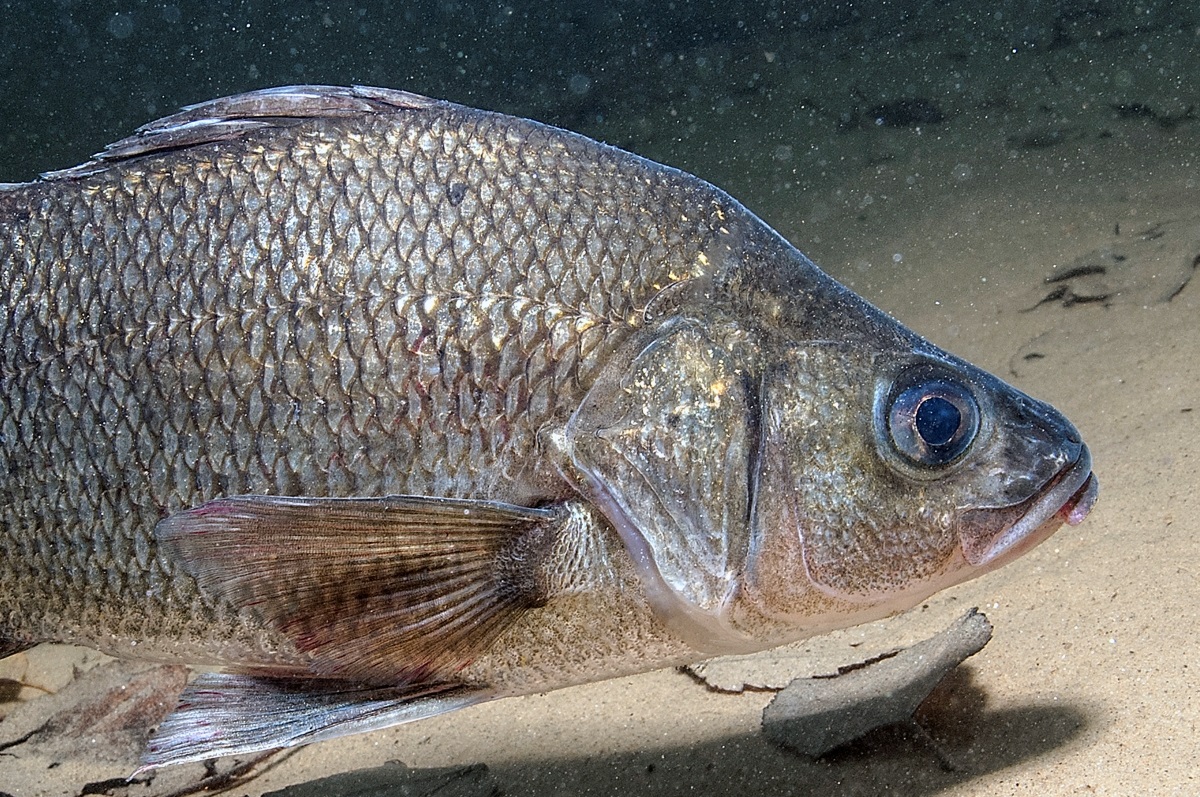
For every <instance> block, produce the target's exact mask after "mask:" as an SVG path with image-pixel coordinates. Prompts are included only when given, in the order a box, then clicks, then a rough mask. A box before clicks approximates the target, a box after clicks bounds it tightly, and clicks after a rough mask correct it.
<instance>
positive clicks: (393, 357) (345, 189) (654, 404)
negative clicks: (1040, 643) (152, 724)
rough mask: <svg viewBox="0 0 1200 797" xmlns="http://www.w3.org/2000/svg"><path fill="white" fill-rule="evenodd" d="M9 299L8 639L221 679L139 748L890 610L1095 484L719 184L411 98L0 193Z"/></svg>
mask: <svg viewBox="0 0 1200 797" xmlns="http://www.w3.org/2000/svg"><path fill="white" fill-rule="evenodd" d="M0 307H2V308H3V317H2V319H0V652H3V653H6V654H7V653H12V652H15V651H19V650H22V649H25V648H28V647H30V646H32V645H35V644H39V643H41V642H47V641H56V642H66V643H72V644H78V645H86V646H90V647H93V648H96V649H98V650H100V651H103V652H105V653H108V654H110V655H113V656H118V657H126V658H138V659H145V660H149V661H162V662H171V663H186V664H188V665H192V666H193V667H195V668H196V669H197V671H198V674H197V675H196V676H195V678H194V679H193V680H192V681H191V683H190V684H189V686H188V687H187V688H186V689H185V691H184V693H183V695H182V696H181V698H180V702H179V705H178V707H177V708H176V709H175V711H174V712H173V713H172V714H171V715H169V716H168V717H167V718H166V719H165V720H164V722H163V723H162V724H161V725H160V727H159V728H158V729H157V730H156V731H155V733H154V735H153V736H152V738H151V739H150V742H149V744H148V747H147V752H146V754H145V757H144V759H143V761H142V766H143V768H152V767H160V766H165V765H169V764H177V763H182V762H188V761H197V760H203V759H209V758H213V757H217V756H222V755H235V754H247V753H251V752H256V751H260V750H267V749H272V748H281V747H288V746H293V745H298V744H306V743H310V742H316V741H320V740H323V739H329V738H334V737H338V736H343V735H346V734H349V733H356V732H362V731H369V730H373V729H376V728H382V727H387V726H391V725H395V724H397V723H401V722H408V721H412V720H417V719H421V718H424V717H429V716H433V715H436V714H439V713H442V712H445V711H451V710H455V709H460V708H462V707H465V706H469V705H474V704H478V703H480V702H483V701H487V700H495V699H499V698H504V697H509V696H514V695H523V694H530V693H537V692H544V691H548V690H551V689H557V688H561V687H566V686H570V685H573V684H579V683H584V682H589V681H596V680H601V679H605V678H611V677H615V676H621V675H627V674H631V673H637V672H642V671H647V670H652V669H658V668H662V667H668V666H674V665H679V664H683V663H687V662H694V661H696V660H699V659H704V658H709V657H712V656H716V655H720V654H726V653H745V652H750V651H757V650H763V649H768V648H771V647H775V646H778V645H781V644H785V643H788V642H791V641H794V640H797V639H802V638H804V637H806V636H811V635H814V634H819V633H823V632H827V631H830V630H833V629H838V628H843V627H847V626H851V625H854V624H857V623H862V622H865V621H868V620H871V619H875V618H879V617H884V616H888V615H891V614H894V613H897V612H900V611H902V610H904V609H906V608H909V607H912V606H913V605H915V604H918V603H920V602H921V601H922V600H924V599H925V598H926V597H928V596H929V595H931V594H933V593H935V592H937V591H939V590H942V589H945V588H947V587H950V586H952V585H954V584H957V583H959V582H962V581H964V580H966V579H968V578H972V577H974V576H977V575H980V574H982V573H986V572H989V571H991V570H994V569H995V568H997V567H999V566H1001V565H1003V564H1005V563H1007V562H1009V561H1011V560H1013V559H1014V558H1016V557H1017V556H1019V555H1020V554H1022V553H1023V552H1025V551H1027V550H1029V549H1030V548H1032V547H1033V546H1034V545H1036V544H1038V543H1039V542H1041V541H1042V540H1044V539H1046V538H1047V537H1048V536H1049V535H1050V534H1052V533H1053V532H1054V531H1055V530H1056V529H1058V528H1059V527H1060V526H1061V525H1062V524H1063V523H1067V524H1071V525H1075V524H1078V523H1080V522H1081V521H1082V520H1083V519H1084V517H1085V516H1086V515H1087V514H1088V512H1089V511H1090V510H1091V508H1092V506H1093V504H1094V502H1095V500H1096V497H1097V491H1098V487H1097V480H1096V478H1095V476H1094V475H1093V473H1092V464H1091V455H1090V453H1089V450H1088V448H1087V446H1086V445H1085V444H1084V442H1083V440H1082V438H1081V436H1080V435H1079V433H1078V431H1077V430H1076V429H1075V427H1073V426H1072V425H1071V423H1070V422H1069V421H1068V420H1067V419H1066V418H1065V417H1063V415H1061V414H1060V413H1059V412H1058V411H1057V410H1055V409H1054V408H1052V407H1051V406H1049V405H1048V404H1046V403H1043V402H1041V401H1039V400H1036V399H1034V398H1031V397H1030V396H1027V395H1025V394H1024V393H1022V392H1020V391H1019V390H1017V389H1015V388H1013V387H1011V386H1009V385H1008V384H1006V383H1004V382H1002V381H1001V380H999V379H998V378H996V377H995V376H993V375H991V374H989V373H987V372H985V371H983V370H981V369H979V368H977V367H975V366H973V365H971V364H969V363H967V362H965V361H964V360H962V359H960V358H958V357H956V356H954V355H952V354H950V353H948V352H946V351H943V350H942V349H940V348H938V347H937V346H935V345H933V344H932V343H930V342H929V341H927V340H926V339H925V338H923V337H921V336H920V335H918V334H917V333H915V332H913V331H911V330H909V329H907V328H906V327H904V326H902V325H901V324H899V323H898V322H896V321H895V320H894V319H892V318H891V317H890V316H888V315H886V314H885V313H883V312H882V311H880V310H878V309H876V308H875V307H873V306H872V305H870V304H869V303H868V302H866V301H865V300H864V299H862V298H861V297H859V296H858V295H856V294H855V293H853V292H852V291H850V290H849V289H847V288H846V287H844V286H842V285H841V284H840V283H838V282H837V281H835V280H834V279H833V278H831V277H830V276H828V275H826V274H825V273H824V272H822V271H821V270H820V269H818V267H817V266H816V265H814V264H813V262H812V261H810V260H809V259H808V258H807V257H805V256H804V255H803V254H802V253H801V252H800V251H799V250H798V249H797V248H795V247H794V246H793V245H792V244H790V243H789V242H787V241H786V240H785V239H784V238H783V237H781V236H780V235H779V234H778V233H776V232H775V231H774V230H772V229H771V228H770V227H769V226H767V225H766V224H765V223H764V222H762V221H761V220H759V219H758V218H757V217H756V216H755V215H754V214H753V213H751V212H750V211H749V210H747V209H746V208H745V207H743V206H742V205H741V204H739V203H738V202H737V201H736V200H734V199H733V198H732V197H731V196H729V195H728V194H727V193H725V192H724V191H722V190H720V189H718V188H716V187H714V186H713V185H710V184H709V183H707V182H705V181H703V180H701V179H699V178H697V177H694V176H692V175H690V174H686V173H684V172H682V171H678V170H676V169H673V168H669V167H667V166H663V165H660V164H657V163H654V162H651V161H649V160H645V159H643V158H640V157H638V156H636V155H633V154H630V153H628V152H625V151H622V150H620V149H617V148H614V147H611V146H607V145H605V144H601V143H598V142H596V141H593V140H590V139H588V138H586V137H583V136H580V135H577V134H574V133H571V132H568V131H564V130H561V129H557V128H554V127H551V126H547V125H544V124H540V123H538V122H534V121H530V120H525V119H519V118H514V117H511V116H506V115H503V114H498V113H492V112H487V111H483V110H476V109H472V108H467V107H464V106H461V105H457V104H454V103H451V102H447V101H441V100H435V99H430V98H427V97H423V96H420V95H417V94H412V93H408V92H404V91H397V90H390V89H382V88H370V87H362V86H357V87H349V88H345V87H330V86H287V87H281V88H275V89H266V90H260V91H252V92H249V93H245V94H240V95H236V96H232V97H226V98H222V99H217V100H213V101H209V102H203V103H200V104H198V105H194V106H190V107H188V108H185V109H184V110H182V111H181V112H179V113H177V114H174V115H172V116H168V117H166V118H164V119H161V120H159V121H157V122H153V123H150V124H148V125H146V126H144V127H142V128H140V129H139V130H137V131H136V132H135V133H134V134H133V135H131V136H130V137H128V138H125V139H123V140H121V141H118V142H117V143H115V144H112V145H110V146H109V147H107V148H106V149H105V150H104V151H102V152H100V153H99V154H97V155H95V156H94V157H93V158H92V159H91V160H89V161H88V162H86V163H84V164H82V165H79V166H76V167H73V168H68V169H63V170H60V171H56V172H50V173H47V174H44V175H42V176H41V177H40V178H39V179H36V180H34V181H32V182H28V183H20V184H13V183H8V184H3V185H0Z"/></svg>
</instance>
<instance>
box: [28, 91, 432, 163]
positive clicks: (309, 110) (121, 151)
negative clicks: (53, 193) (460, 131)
mask: <svg viewBox="0 0 1200 797" xmlns="http://www.w3.org/2000/svg"><path fill="white" fill-rule="evenodd" d="M440 104H442V103H440V102H439V101H438V100H433V99H430V98H428V97H422V96H421V95H420V94H413V93H411V92H407V91H397V90H394V89H382V88H375V87H372V86H351V87H346V86H279V87H276V88H269V89H260V90H258V91H249V92H246V93H244V94H235V95H233V96H231V97H221V98H219V99H215V100H209V101H207V102H201V103H197V104H196V105H189V106H187V107H186V108H184V109H183V110H181V111H180V112H179V113H175V114H172V115H170V116H167V117H164V118H162V119H159V120H157V121H154V122H150V123H149V124H145V125H142V126H141V127H139V128H138V129H137V131H136V132H134V134H133V135H131V136H128V137H126V138H123V139H121V140H120V141H117V142H114V143H112V144H109V145H108V146H107V147H105V148H104V151H103V152H99V153H97V154H95V155H93V156H92V160H90V161H88V162H87V163H83V164H81V165H79V166H73V167H71V168H69V169H60V170H58V171H53V172H46V173H45V174H43V175H42V179H43V180H65V179H73V178H77V177H85V176H87V175H89V174H95V173H96V172H100V171H103V170H104V169H106V168H108V167H109V166H111V165H113V164H116V163H120V162H122V161H128V160H132V159H133V158H140V157H144V156H146V155H155V154H162V153H165V152H177V151H179V150H182V149H187V148H190V147H196V146H200V145H203V144H211V143H213V142H216V141H230V140H234V139H239V138H243V137H245V136H246V135H247V134H249V133H252V132H254V131H257V130H263V129H270V128H284V127H291V126H293V125H296V124H300V123H301V122H304V121H307V120H311V119H332V118H346V117H355V116H366V115H370V114H381V113H396V112H400V111H415V110H423V109H426V108H430V107H433V106H436V105H440Z"/></svg>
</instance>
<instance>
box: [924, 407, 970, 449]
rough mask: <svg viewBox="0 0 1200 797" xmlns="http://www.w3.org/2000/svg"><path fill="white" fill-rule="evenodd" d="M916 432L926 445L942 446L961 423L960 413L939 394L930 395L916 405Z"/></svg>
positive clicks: (952, 435)
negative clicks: (919, 404)
mask: <svg viewBox="0 0 1200 797" xmlns="http://www.w3.org/2000/svg"><path fill="white" fill-rule="evenodd" d="M916 423H917V434H919V435H921V439H922V440H924V441H925V443H926V445H931V446H944V445H946V443H949V442H950V440H951V439H953V437H954V435H955V433H956V432H958V427H959V425H960V424H961V423H962V413H961V412H959V411H958V407H955V406H954V405H953V404H951V403H950V402H949V401H947V400H946V399H944V398H942V397H941V396H930V397H929V398H927V399H925V400H924V401H922V402H921V406H919V407H917V418H916Z"/></svg>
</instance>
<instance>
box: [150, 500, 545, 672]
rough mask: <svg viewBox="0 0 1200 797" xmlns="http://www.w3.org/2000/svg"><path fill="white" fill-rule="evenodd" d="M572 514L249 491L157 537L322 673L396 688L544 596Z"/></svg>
mask: <svg viewBox="0 0 1200 797" xmlns="http://www.w3.org/2000/svg"><path fill="white" fill-rule="evenodd" d="M559 522H560V516H559V514H558V513H557V512H555V511H553V510H544V509H528V508H523V507H516V506H511V505H507V504H500V503H495V502H485V501H462V500H449V499H438V498H424V497H407V496H395V497H387V498H378V499H327V498H279V497H266V496H238V497H234V498H227V499H221V500H216V501H212V502H210V503H207V504H204V505H203V506H200V507H197V508H196V509H192V510H188V511H185V512H180V513H177V514H175V515H172V516H170V517H168V518H166V519H165V520H163V521H162V522H160V523H159V524H158V527H157V528H156V529H155V536H156V538H157V539H158V542H159V543H160V544H161V546H162V547H163V549H164V551H165V552H166V554H167V555H168V556H171V557H173V558H176V559H177V560H178V561H180V562H181V563H182V564H183V566H184V568H185V569H186V570H187V571H188V572H189V573H191V574H192V575H193V576H194V577H195V578H196V579H197V581H198V582H199V584H200V588H201V589H202V590H204V591H205V592H208V593H209V594H211V595H213V596H215V597H217V598H219V599H221V600H224V601H227V602H229V603H231V604H232V605H234V606H236V607H238V608H240V609H243V610H247V611H251V612H255V613H257V614H258V615H259V616H260V617H261V619H262V621H263V622H264V623H266V625H267V626H268V627H270V628H273V629H274V630H276V631H278V632H279V633H280V634H282V635H283V636H285V637H286V638H288V639H289V640H291V641H292V643H293V644H294V645H295V646H296V648H297V649H298V650H300V651H302V652H305V653H308V654H310V655H311V657H312V664H311V669H312V671H313V673H314V675H316V676H319V677H322V678H334V679H343V680H347V681H357V682H362V683H367V684H376V685H384V686H395V685H397V684H419V683H429V682H434V681H437V680H440V679H443V678H446V677H447V676H449V675H451V674H453V673H454V672H455V671H457V670H459V669H461V668H462V667H464V666H466V665H467V664H469V663H470V662H471V661H472V660H473V659H474V658H475V657H476V656H477V655H478V654H479V653H480V652H482V651H483V650H485V649H486V648H487V647H488V646H489V645H490V644H491V643H492V642H493V641H494V640H495V638H496V637H497V636H498V635H499V634H500V633H501V632H502V631H503V630H504V629H505V628H506V627H507V626H508V625H509V624H510V623H511V622H512V621H513V620H515V619H516V618H517V617H518V616H519V615H520V614H521V612H522V611H524V610H526V609H528V608H530V607H533V606H537V605H539V604H540V603H542V602H544V600H545V596H544V586H543V583H542V579H541V578H540V573H541V570H540V567H539V565H540V561H541V557H542V555H543V554H544V552H545V551H547V550H549V547H550V544H551V542H550V541H551V540H552V537H553V533H554V529H555V527H556V525H557V524H558V523H559Z"/></svg>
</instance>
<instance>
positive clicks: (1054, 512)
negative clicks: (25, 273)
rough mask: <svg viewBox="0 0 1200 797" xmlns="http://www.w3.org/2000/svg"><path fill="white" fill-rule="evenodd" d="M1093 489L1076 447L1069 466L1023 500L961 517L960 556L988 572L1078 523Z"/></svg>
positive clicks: (1087, 459) (1084, 455) (1083, 451)
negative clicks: (1076, 453)
mask: <svg viewBox="0 0 1200 797" xmlns="http://www.w3.org/2000/svg"><path fill="white" fill-rule="evenodd" d="M1099 490H1100V485H1099V482H1098V481H1097V479H1096V475H1095V474H1094V473H1092V455H1091V452H1089V451H1088V447H1087V446H1086V445H1082V444H1081V445H1080V450H1079V456H1078V457H1076V458H1075V461H1074V462H1072V463H1071V464H1069V465H1067V466H1066V467H1064V468H1063V469H1062V470H1060V471H1059V472H1058V473H1056V474H1055V475H1054V476H1053V477H1052V478H1051V479H1050V480H1049V481H1048V482H1046V484H1045V486H1044V487H1042V489H1041V490H1039V491H1038V492H1037V494H1035V495H1033V496H1032V497H1030V498H1028V499H1027V500H1025V501H1022V502H1021V503H1019V504H1014V505H1012V506H1008V507H1004V508H1002V509H982V510H973V511H970V512H966V513H964V514H963V519H962V525H961V526H960V528H959V540H960V543H961V545H962V552H963V557H964V558H965V559H966V560H967V562H969V563H970V564H971V565H973V566H975V567H988V568H989V569H990V568H992V567H997V566H999V565H1001V564H1004V563H1005V562H1007V561H1009V560H1011V559H1015V558H1016V557H1017V556H1020V555H1021V554H1023V553H1025V552H1026V551H1028V550H1029V549H1030V548H1033V547H1034V546H1035V545H1037V544H1038V543H1040V542H1042V541H1043V540H1045V539H1046V538H1047V537H1049V536H1050V535H1051V534H1053V533H1054V532H1055V531H1057V530H1058V528H1059V527H1060V526H1061V525H1062V524H1063V523H1066V524H1067V525H1068V526H1077V525H1079V524H1080V523H1082V522H1083V519H1084V518H1085V517H1087V515H1088V513H1089V512H1091V510H1092V506H1093V505H1094V504H1095V503H1096V496H1097V495H1098V494H1099ZM997 527H998V530H997Z"/></svg>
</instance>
